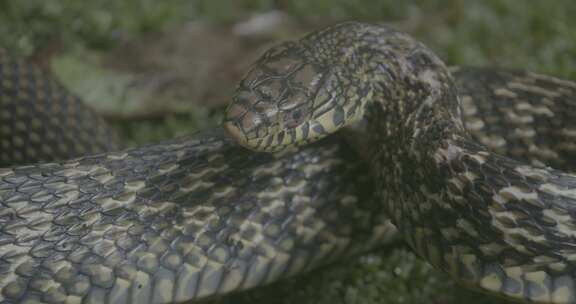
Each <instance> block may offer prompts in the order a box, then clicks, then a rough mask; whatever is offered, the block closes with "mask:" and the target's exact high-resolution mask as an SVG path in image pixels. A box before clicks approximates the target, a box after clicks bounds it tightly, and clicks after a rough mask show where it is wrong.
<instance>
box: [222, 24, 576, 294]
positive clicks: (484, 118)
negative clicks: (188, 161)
mask: <svg viewBox="0 0 576 304" xmlns="http://www.w3.org/2000/svg"><path fill="white" fill-rule="evenodd" d="M303 71H306V72H305V73H304V72H303ZM294 75H296V76H298V78H300V79H303V81H302V83H299V84H298V86H294V85H293V83H294ZM299 75H305V77H299ZM455 75H456V79H457V80H458V82H459V84H457V83H455V81H454V79H453V78H452V74H451V72H450V71H449V69H448V68H447V67H446V66H445V65H444V63H443V62H442V61H441V60H440V59H439V58H438V57H437V56H436V55H435V54H434V53H433V52H432V51H430V50H429V49H428V48H427V47H426V46H424V45H423V44H421V43H419V42H417V41H415V40H414V39H412V38H411V37H410V36H408V35H406V34H404V33H400V32H398V31H395V30H392V29H390V28H387V27H385V26H377V25H370V24H362V23H353V22H350V23H343V24H339V25H336V26H333V27H330V28H327V29H325V30H321V31H318V32H314V33H311V34H309V35H308V36H306V37H304V38H302V39H301V40H299V41H296V42H288V43H284V44H282V45H281V46H279V47H277V48H273V49H272V50H271V51H269V52H267V53H266V54H264V55H263V56H262V57H261V58H260V59H259V60H258V61H257V62H256V64H255V65H254V66H253V68H252V69H251V70H250V72H249V73H248V75H247V76H246V78H245V80H244V81H243V82H242V84H241V85H240V86H239V88H238V91H237V94H236V95H235V97H234V101H233V104H232V105H231V106H230V108H229V110H228V113H227V116H226V120H225V127H226V130H228V133H229V134H230V135H231V136H233V137H235V138H237V141H238V142H239V143H241V144H242V145H244V146H246V147H248V148H250V149H254V150H258V151H279V150H282V149H283V148H284V147H286V146H290V145H302V144H304V143H307V142H310V141H314V140H316V139H319V138H322V137H325V136H327V135H328V134H330V133H332V132H335V131H336V130H338V129H340V128H342V127H345V126H350V127H356V128H357V129H356V130H359V131H357V132H356V134H361V135H362V136H363V137H364V139H362V140H360V141H358V142H359V143H360V144H361V146H360V147H358V150H360V151H362V152H363V153H361V154H362V155H364V157H365V158H367V159H368V160H369V161H370V163H371V168H372V170H371V171H372V173H373V176H374V177H375V180H376V191H377V192H378V197H379V200H380V201H381V202H382V204H383V205H385V206H386V211H387V213H388V214H389V215H390V216H391V219H392V222H393V223H394V224H395V225H396V227H397V228H398V229H399V231H400V233H401V235H402V237H403V238H404V240H406V241H407V242H408V244H409V245H410V246H411V247H412V248H413V249H414V250H415V251H416V252H417V253H418V254H419V255H420V256H422V257H424V258H425V259H427V260H428V261H429V262H430V263H431V264H432V265H434V266H435V267H436V268H438V269H441V270H443V271H445V272H447V273H449V274H450V275H451V276H453V277H454V278H455V279H456V280H458V281H459V282H461V283H463V284H465V285H469V286H472V287H475V288H478V289H481V290H484V291H486V292H490V293H493V294H496V295H501V296H506V297H509V298H512V299H516V300H525V301H529V302H538V303H576V282H575V279H576V273H575V272H576V262H574V261H575V259H574V258H575V257H576V239H575V237H576V176H574V175H571V174H569V173H567V172H568V171H569V170H573V169H574V166H573V163H574V158H573V156H574V152H575V146H574V144H573V141H574V136H575V135H576V132H575V131H576V129H575V128H574V127H575V122H574V120H573V119H572V118H573V117H574V116H573V115H574V109H575V107H574V103H575V102H576V100H575V99H576V84H575V83H574V82H571V81H567V80H562V79H557V78H554V77H549V76H544V75H539V74H534V73H523V72H510V71H490V70H486V69H455ZM270 92H272V93H270ZM274 92H278V93H274ZM301 92H304V94H301ZM302 95H304V96H302ZM300 109H301V110H300ZM296 112H297V113H298V115H297V119H294V116H293V114H294V113H296ZM358 124H359V125H358ZM358 128H359V129H358ZM544 164H547V165H553V166H555V167H556V169H552V168H550V167H546V166H545V165H544ZM557 169H562V170H565V171H559V170H557ZM566 170H568V171H566Z"/></svg>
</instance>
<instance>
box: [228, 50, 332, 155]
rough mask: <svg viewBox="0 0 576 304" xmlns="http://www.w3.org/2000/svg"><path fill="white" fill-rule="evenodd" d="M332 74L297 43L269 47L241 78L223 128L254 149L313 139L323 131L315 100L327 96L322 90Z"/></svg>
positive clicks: (242, 143)
mask: <svg viewBox="0 0 576 304" xmlns="http://www.w3.org/2000/svg"><path fill="white" fill-rule="evenodd" d="M331 74H332V72H331V69H330V68H329V67H327V66H323V65H322V64H319V63H315V62H312V61H311V60H310V56H309V55H308V54H307V53H306V50H305V49H304V48H303V47H302V46H300V45H299V44H298V43H296V42H287V43H283V44H281V45H279V46H277V47H274V48H272V49H270V50H268V51H267V52H266V53H265V54H264V55H263V56H262V57H261V58H260V59H259V60H258V61H257V62H256V63H255V64H254V65H253V66H252V68H251V69H250V70H249V72H248V73H247V75H245V77H244V78H243V80H242V81H241V82H240V85H239V86H238V88H237V90H236V92H235V95H234V97H233V100H232V103H231V104H230V105H229V107H228V109H227V111H226V115H225V119H224V128H225V129H226V130H227V132H228V134H229V135H231V136H232V137H233V138H234V139H235V140H236V141H237V142H239V143H240V144H241V145H243V146H245V147H247V148H249V149H252V150H256V151H268V152H272V151H279V150H282V149H284V148H286V147H288V146H292V145H299V144H303V143H306V142H310V141H312V140H314V139H316V138H317V137H319V136H318V135H319V134H320V133H322V132H321V131H323V129H322V126H320V125H319V123H318V121H317V119H316V118H317V117H316V116H318V115H316V112H317V111H319V110H320V111H321V110H322V107H320V108H319V107H318V105H319V104H320V102H319V100H320V99H322V100H324V101H323V102H322V103H324V102H325V100H326V99H327V98H330V97H331V96H326V94H325V93H322V92H325V91H326V90H324V89H323V88H324V87H325V86H326V83H327V79H329V78H330V75H331ZM321 95H322V96H321ZM322 136H323V135H322Z"/></svg>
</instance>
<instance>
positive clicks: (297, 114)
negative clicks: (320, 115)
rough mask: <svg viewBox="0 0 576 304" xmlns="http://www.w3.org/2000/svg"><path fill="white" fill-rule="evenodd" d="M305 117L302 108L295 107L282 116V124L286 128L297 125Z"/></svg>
mask: <svg viewBox="0 0 576 304" xmlns="http://www.w3.org/2000/svg"><path fill="white" fill-rule="evenodd" d="M304 118H305V115H304V109H303V108H301V107H300V108H297V109H294V110H293V111H290V113H287V115H286V116H284V126H285V127H287V128H295V127H297V126H299V125H300V124H301V123H302V121H303V119H304Z"/></svg>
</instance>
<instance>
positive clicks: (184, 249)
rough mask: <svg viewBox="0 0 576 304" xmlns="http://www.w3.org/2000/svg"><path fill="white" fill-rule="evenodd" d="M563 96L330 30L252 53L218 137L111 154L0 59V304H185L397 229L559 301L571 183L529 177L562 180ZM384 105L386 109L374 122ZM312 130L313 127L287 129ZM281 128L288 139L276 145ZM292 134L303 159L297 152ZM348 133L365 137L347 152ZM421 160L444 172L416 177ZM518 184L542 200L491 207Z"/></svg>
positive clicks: (110, 146)
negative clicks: (255, 57)
mask: <svg viewBox="0 0 576 304" xmlns="http://www.w3.org/2000/svg"><path fill="white" fill-rule="evenodd" d="M408 55H410V56H408ZM410 69H415V70H410ZM401 72H402V73H401ZM451 74H454V75H455V83H453V80H452V78H451V76H450V75H451ZM454 85H457V86H458V90H457V91H456V89H455V87H454ZM428 93H429V94H428ZM275 94H276V96H275ZM280 95H282V96H284V97H286V98H284V97H280ZM274 96H275V97H274ZM288 96H289V98H288ZM329 96H330V98H327V97H329ZM423 96H425V97H427V98H423V99H422V98H421V97H423ZM574 96H576V84H575V83H574V82H571V81H569V80H564V79H560V78H555V77H552V76H547V75H543V74H537V73H531V72H523V71H512V70H497V69H491V68H471V67H457V68H453V69H452V70H451V72H449V71H448V70H446V68H445V67H444V65H443V64H442V62H441V61H440V60H439V59H437V58H436V57H435V55H434V54H433V53H432V52H431V51H430V50H428V49H427V48H426V47H425V46H423V45H422V44H419V43H417V42H415V41H414V40H413V39H412V38H410V37H409V36H407V35H405V34H401V33H399V32H396V31H393V30H391V29H389V28H387V27H383V26H379V25H378V26H376V25H368V24H362V23H345V24H341V25H336V26H333V27H330V28H328V29H324V30H321V31H317V32H314V33H312V34H310V35H308V36H306V37H304V38H302V39H301V40H299V41H297V42H289V43H287V44H283V45H281V46H279V47H276V48H273V49H272V50H271V51H268V52H266V53H265V54H264V55H263V57H262V59H260V60H259V61H257V63H256V64H255V65H254V66H253V67H252V68H251V70H250V71H249V73H248V74H247V75H246V77H245V78H244V79H243V81H242V82H241V84H240V86H239V88H238V92H237V94H236V95H235V96H234V98H233V101H232V104H231V106H230V108H229V109H228V110H227V114H226V120H225V122H224V128H216V129H213V130H206V131H201V132H199V133H196V134H193V135H192V136H188V137H181V138H176V139H172V140H166V141H163V142H160V143H155V144H148V145H144V146H140V147H135V148H128V149H121V148H119V145H118V144H117V139H116V137H115V136H114V134H113V133H114V132H113V131H112V130H111V129H110V128H109V127H108V126H107V125H106V123H105V122H104V121H103V120H102V119H101V118H99V117H98V115H96V114H95V112H94V111H92V110H91V109H89V108H88V107H87V106H85V105H84V104H83V103H82V102H81V101H80V100H79V98H78V97H76V96H74V95H72V94H70V93H69V92H67V90H66V89H65V88H64V86H62V85H61V84H60V83H59V82H58V81H57V80H55V79H53V77H51V76H50V75H49V73H47V72H45V71H44V70H42V69H39V68H37V67H35V66H33V65H31V64H29V63H27V62H25V61H22V60H19V59H14V58H12V57H9V56H6V55H3V54H1V53H0V118H1V119H0V163H2V165H3V167H2V169H0V204H1V208H0V301H2V303H172V302H184V301H190V300H201V299H205V298H209V297H214V296H218V295H223V294H227V293H230V292H233V291H239V290H245V289H249V288H253V287H256V286H261V285H264V284H267V283H271V282H274V281H277V280H280V279H282V278H286V277H290V276H293V275H297V274H300V273H303V272H306V271H309V270H312V269H316V268H318V267H319V266H321V265H325V264H327V263H330V262H332V261H335V260H337V259H342V258H345V257H349V256H353V255H357V254H359V253H362V252H365V251H368V250H371V249H374V248H375V247H377V246H380V245H382V244H383V243H386V242H389V241H390V240H392V239H394V238H395V237H397V235H398V233H397V231H398V230H399V231H400V235H401V236H402V237H403V238H404V239H405V240H406V241H407V242H408V243H409V244H410V245H411V246H412V247H413V248H414V250H415V251H416V252H417V253H418V254H420V255H421V256H422V257H423V258H425V259H426V260H428V261H430V262H431V263H432V264H433V265H434V266H436V267H437V268H439V269H440V270H443V271H445V272H448V273H450V274H452V276H453V277H454V278H455V279H456V280H457V281H459V282H461V283H464V284H466V285H470V286H472V287H476V288H480V289H484V290H485V291H488V292H491V293H493V294H499V295H504V296H507V297H512V298H517V299H521V300H528V301H540V302H549V303H569V302H573V299H574V288H573V286H572V276H571V275H570V265H571V264H570V259H569V251H566V247H568V246H569V242H567V241H566V242H563V241H561V240H563V239H562V237H563V235H564V234H566V233H570V232H571V229H570V216H571V215H570V213H562V211H563V210H564V209H562V208H560V207H559V205H558V203H557V201H558V200H560V197H561V198H563V199H564V200H563V201H562V202H563V203H564V204H563V205H561V206H563V207H566V206H568V204H569V199H570V194H571V192H570V191H571V188H570V185H569V184H566V183H565V182H566V181H567V180H568V181H569V180H570V178H571V177H570V175H567V174H565V173H561V172H559V171H555V170H553V169H549V168H547V167H544V164H548V165H550V166H554V167H558V168H560V167H562V168H565V169H566V170H570V169H571V168H573V167H572V159H574V158H573V156H574V151H576V148H575V147H574V145H573V144H571V141H573V138H574V137H575V136H576V126H574V125H571V121H570V118H572V117H574V114H572V113H571V110H572V107H571V103H572V102H573V100H574ZM273 97H274V98H273ZM343 97H345V98H343ZM324 99H326V100H327V99H331V100H332V101H336V104H330V103H328V102H324ZM261 100H266V101H265V102H262V101H261ZM320 100H322V103H314V105H315V106H312V104H309V103H308V102H310V101H320ZM374 100H376V101H378V102H377V103H370V102H368V101H374ZM384 100H385V101H386V105H387V106H389V107H387V108H383V107H380V106H382V105H384V103H380V102H383V101H384ZM400 100H403V101H404V102H402V103H401V102H400ZM422 100H424V101H426V102H424V103H422V104H423V105H424V108H425V109H424V108H421V107H419V105H420V104H419V102H420V101H422ZM254 101H255V102H254ZM277 101H282V102H281V103H282V106H281V107H280V106H279V107H276V105H275V103H276V102H277ZM286 101H287V103H286ZM440 101H442V102H440ZM251 102H254V103H251ZM365 102H366V104H364V103H365ZM350 105H352V107H351V108H349V106H350ZM280 108H282V110H283V111H287V112H279V111H277V110H278V109H280ZM415 109H416V110H417V111H416V112H414V111H413V110H415ZM343 111H344V112H343ZM350 111H352V112H350ZM460 111H461V113H460ZM280 113H282V114H280ZM284 113H290V114H289V115H288V116H287V114H284ZM343 113H344V116H345V117H346V118H347V119H346V122H344V120H341V118H343V116H342V114H343ZM413 113H417V114H418V115H417V116H418V117H414V116H413V115H414V114H413ZM364 114H365V115H366V116H367V118H368V119H367V120H364V118H362V117H363V115H364ZM459 115H462V116H463V118H460V117H459ZM312 117H316V118H322V119H319V120H316V121H315V122H314V123H311V122H309V121H304V119H305V118H312ZM380 117H385V118H386V119H385V120H384V119H380ZM411 117H412V118H411ZM328 118H330V119H328ZM349 118H352V120H353V119H359V120H360V121H358V122H353V123H352V124H353V125H354V126H353V127H352V128H349V129H350V130H348V131H349V132H350V133H349V134H347V135H335V136H326V138H322V139H319V138H320V137H324V136H325V135H327V134H328V133H329V132H332V130H330V129H329V126H334V127H335V126H337V125H339V126H343V125H344V124H349V122H348V119H349ZM352 120H350V121H352ZM366 121H367V122H366ZM405 122H409V123H405ZM464 124H465V126H466V128H467V131H465V130H464ZM532 124H533V125H534V126H533V125H532ZM284 125H288V126H292V127H291V129H290V131H285V133H283V134H284V135H280V134H281V133H273V132H282V131H281V129H280V128H279V127H280V126H284ZM269 126H271V127H272V128H269ZM302 126H307V127H309V129H305V128H303V127H302ZM400 126H404V127H403V128H400ZM440 127H442V128H440ZM395 128H398V129H395ZM453 128H454V129H453ZM296 130H299V131H296ZM304 130H307V131H304ZM374 130H378V132H376V131H374ZM415 130H420V131H419V132H416V133H410V132H409V131H415ZM392 131H393V132H392ZM306 132H307V133H306ZM397 132H399V133H400V134H401V135H402V136H399V135H398V134H397ZM304 133H306V134H308V135H307V136H304V137H302V138H303V141H306V142H310V143H307V144H306V145H304V146H299V142H296V141H295V139H296V138H297V136H296V135H305V134H304ZM363 134H370V135H371V136H375V137H378V138H369V139H368V140H367V141H364V139H361V140H358V141H354V142H355V145H356V144H357V145H359V146H358V147H356V146H355V145H354V147H352V145H350V144H349V142H350V140H354V139H358V138H359V137H360V136H359V135H363ZM409 134H410V135H418V136H415V137H413V139H411V141H413V142H412V143H411V144H410V145H409V146H410V149H409V150H408V149H406V147H405V146H404V144H405V143H403V142H401V141H402V140H406V137H405V136H408V135H409ZM243 135H246V136H245V137H242V136H243ZM262 135H265V136H268V138H272V140H261V139H262ZM239 136H240V137H239ZM371 136H370V137H371ZM380 136H382V138H380ZM434 136H436V137H434ZM438 136H446V138H444V137H438ZM452 136H456V138H457V139H458V140H457V141H456V140H453V138H452ZM313 137H315V138H313ZM410 138H412V137H410ZM316 139H319V140H318V141H317V142H313V143H312V142H311V141H312V140H316ZM416 139H418V141H414V140H416ZM273 142H275V143H274V144H278V143H279V144H280V145H279V146H278V147H277V148H272V143H273ZM288 142H292V143H291V144H290V145H289V144H288ZM239 143H240V144H239ZM252 143H256V146H257V147H254V145H251V144H252ZM374 143H378V144H374ZM422 143H423V144H424V146H420V144H422ZM439 143H441V144H439ZM401 144H402V145H401ZM363 145H367V146H366V147H367V148H361V147H362V146H363ZM246 146H248V147H249V148H250V150H249V149H246V148H245V147H246ZM435 148H437V149H438V151H440V152H438V153H440V156H445V157H448V159H449V163H446V159H444V158H434V157H432V158H431V159H432V160H433V161H431V162H427V160H429V159H428V157H430V155H436V154H435V153H436V151H433V149H435ZM487 148H489V149H490V150H489V151H491V152H485V151H488V150H486V149H487ZM441 149H443V150H441ZM251 150H266V151H265V152H254V151H251ZM273 150H274V151H276V152H274V153H269V152H270V151H273ZM280 150H281V151H280ZM446 151H448V152H446ZM401 152H402V153H401ZM399 153H401V154H399ZM428 153H431V154H428ZM442 153H444V154H442ZM467 153H468V154H467ZM464 155H468V157H464ZM499 155H502V156H499ZM415 156H418V157H417V158H416V160H417V161H415V159H410V161H408V160H407V159H408V158H410V157H415ZM508 157H509V158H508ZM365 158H369V159H371V158H373V159H374V161H373V162H372V166H369V165H367V163H366V162H365V161H364V160H363V159H365ZM511 159H515V160H516V161H512V160H511ZM474 160H476V161H477V160H482V161H483V162H482V163H481V164H477V165H476V166H472V164H473V163H471V161H474ZM388 161H389V162H388ZM494 162H497V164H498V166H497V167H496V166H494V165H493V163H494ZM407 163H408V164H410V163H412V164H413V165H412V166H406V165H405V164H407ZM443 165H446V166H443ZM514 168H519V169H518V170H520V171H518V170H516V171H513V169H514ZM374 169H375V170H374ZM463 169H465V170H463ZM504 169H506V170H504ZM424 170H425V171H424ZM459 170H460V171H459ZM462 170H463V171H465V172H461V171H462ZM467 170H468V171H467ZM371 171H375V172H374V173H375V176H374V175H373V174H372V173H367V172H371ZM503 172H505V173H509V172H516V173H515V174H516V175H514V178H511V177H510V176H508V175H506V176H505V177H510V179H504V178H503V177H502V174H503ZM441 173H442V174H446V175H442V174H441ZM448 173H450V174H452V175H450V174H448ZM457 174H460V175H457ZM438 175H440V176H438ZM407 176H409V177H410V178H408V179H407ZM462 177H463V178H462ZM480 177H484V179H483V180H481V181H480V180H478V179H480ZM468 178H472V179H474V180H473V181H474V183H473V184H471V183H470V182H472V180H467V179H468ZM519 178H522V179H521V180H522V181H524V182H523V183H522V184H521V185H518V186H517V187H520V186H523V187H532V188H530V189H532V190H533V191H538V192H537V193H538V196H537V198H539V199H536V200H530V196H528V195H527V194H526V196H525V197H521V198H520V199H519V200H514V197H513V196H511V195H506V193H508V194H510V193H511V194H518V193H519V192H515V191H510V189H508V190H503V191H501V189H504V188H502V187H501V186H502V183H507V182H516V183H517V182H519ZM448 181H449V182H448ZM443 182H445V183H446V184H448V185H451V186H447V185H446V184H445V183H443ZM398 183H400V184H398ZM415 183H419V185H418V186H417V187H416V186H415ZM430 183H435V184H434V186H435V187H433V188H431V187H430ZM536 187H539V188H538V189H536ZM464 188H466V189H478V191H495V192H494V193H499V195H500V196H499V197H501V198H502V199H505V200H506V201H505V202H501V201H497V202H501V203H502V205H496V204H495V203H494V202H492V203H490V197H489V196H487V195H485V192H478V193H476V196H475V197H473V199H472V200H470V203H468V202H467V203H466V204H465V203H464V202H463V200H464V198H463V197H464V196H465V195H468V194H465V193H463V191H462V189H464ZM406 191H410V195H408V193H406ZM506 191H508V192H506ZM522 193H524V192H522ZM412 196H414V197H412ZM413 201H418V202H419V204H421V206H418V205H416V206H413V205H410V204H413ZM471 202H473V203H474V204H477V205H478V206H477V208H467V207H466V205H467V204H472V203H471ZM538 203H541V204H544V205H545V208H544V207H540V209H534V208H536V207H538V206H539V205H537V204H538ZM436 204H439V205H438V206H436ZM506 204H510V205H512V206H515V207H517V208H516V209H514V208H511V210H508V209H506V208H507V206H508V205H506ZM524 205H525V206H524ZM535 205H536V206H535ZM409 206H410V207H409ZM432 208H437V209H432ZM471 212H472V213H473V214H472V215H470V213H471ZM490 212H499V213H498V214H496V215H493V216H492V215H491V214H490ZM527 212H529V215H530V217H526V213H527ZM488 215H490V216H492V218H493V219H494V220H493V221H490V217H487V216H488ZM441 216H442V217H441ZM444 216H446V217H444ZM439 218H441V219H442V220H441V221H439V220H438V219H439ZM390 219H391V220H392V222H393V223H394V224H395V225H394V224H393V223H392V222H391V220H390ZM516 220H517V221H518V224H517V225H516V226H514V227H511V223H514V221H516ZM551 220H556V222H554V224H555V225H552V224H550V225H543V224H540V225H537V224H539V223H540V221H542V222H543V223H548V222H550V221H551ZM538 228H540V229H546V230H545V232H546V233H545V234H537V232H538V231H539V230H538ZM473 232H475V234H474V233H473ZM552 240H553V241H552ZM517 241H518V242H520V243H518V242H517ZM536 241H539V242H538V243H536ZM522 246H523V247H522ZM500 248H503V249H500ZM518 248H522V249H523V250H520V249H518ZM526 252H530V253H532V252H535V253H536V254H535V255H533V256H530V258H529V257H528V254H527V253H526ZM531 257H533V259H532V258H531ZM552 258H557V259H560V262H558V261H556V260H552ZM501 259H503V260H501ZM501 261H502V262H501ZM561 266H565V268H562V267H561ZM514 283H516V285H514ZM513 287H516V289H514V288H513Z"/></svg>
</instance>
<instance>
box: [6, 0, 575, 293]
mask: <svg viewBox="0 0 576 304" xmlns="http://www.w3.org/2000/svg"><path fill="white" fill-rule="evenodd" d="M574 16H576V2H575V1H572V0H556V1H547V0H533V1H513V0H479V1H464V0H409V1H393V0H389V1H385V0H356V1H354V0H316V1H309V0H292V1H289V0H233V1H230V0H196V1H189V0H172V1H158V0H90V1H78V0H43V1H39V0H17V1H16V0H15V1H10V0H3V1H2V0H0V50H1V51H4V52H8V53H11V54H15V55H18V56H21V57H27V58H29V60H31V61H33V62H35V63H36V64H38V65H41V66H43V67H45V68H46V69H50V70H52V72H53V73H54V74H55V75H56V77H58V78H59V79H60V80H61V81H62V82H64V84H65V85H66V86H67V87H68V88H69V89H70V90H72V91H73V92H75V93H76V94H77V95H79V96H81V97H82V98H83V99H84V100H85V101H86V102H87V103H89V104H90V105H91V106H92V107H94V108H96V109H97V110H98V111H99V112H101V113H102V115H104V116H105V117H106V118H107V119H108V120H110V121H111V122H112V123H113V124H114V125H115V126H116V127H117V128H118V130H119V131H120V132H121V134H122V135H123V137H124V139H125V141H126V142H127V143H128V144H129V145H135V144H140V143H144V142H150V141H155V140H158V139H161V138H166V137H173V136H177V135H182V134H190V133H192V132H194V131H195V130H197V129H200V128H206V127H209V126H213V125H216V124H217V123H218V121H219V119H220V115H221V109H222V107H223V106H224V105H225V104H226V103H227V101H228V98H229V96H231V93H232V91H233V89H234V87H235V84H236V82H237V81H238V80H239V79H240V78H241V77H242V74H243V72H244V71H245V70H246V68H247V66H248V65H249V64H250V63H251V62H252V61H253V60H254V59H255V58H257V57H258V56H259V54H260V53H261V52H262V51H263V50H264V49H266V48H267V47H269V46H270V45H272V44H274V43H275V42H278V41H280V40H286V39H292V38H296V37H298V36H300V35H302V34H303V33H305V32H307V31H310V30H313V29H317V28H320V27H323V26H326V25H330V24H333V23H336V22H339V21H344V20H362V21H370V22H382V23H387V24H390V25H392V26H394V27H396V28H398V29H400V30H403V31H406V32H409V33H411V34H412V35H414V36H415V37H417V38H418V39H420V40H422V41H423V42H425V43H426V44H428V45H429V46H430V47H431V48H432V49H434V50H435V51H436V52H437V53H438V54H439V55H440V56H441V57H442V58H443V59H444V60H445V61H446V62H447V63H449V64H451V65H480V66H498V67H506V68H517V69H528V70H533V71H538V72H543V73H549V74H553V75H557V76H561V77H566V78H571V79H576V18H575V17H574ZM462 301H467V302H468V303H470V304H474V303H497V302H498V301H499V300H496V299H494V298H488V297H485V296H482V295H479V294H476V293H472V292H468V291H465V290H463V289H461V288H459V287H457V286H455V285H454V284H453V283H452V282H451V281H450V280H449V279H448V278H447V277H445V276H443V275H441V274H438V273H437V272H435V271H433V270H432V269H430V267H428V266H427V265H426V264H424V263H423V262H420V261H419V260H418V259H417V258H415V257H414V256H413V255H412V254H411V253H410V251H409V250H406V249H405V248H404V247H403V246H402V245H390V246H387V247H385V248H383V249H381V250H380V251H378V252H374V253H371V254H367V255H363V256H360V257H358V258H356V259H353V260H351V261H346V262H345V263H339V264H336V265H333V266H329V267H326V268H325V269H320V270H317V271H314V272H313V273H311V274H309V275H305V276H300V277H297V278H294V279H291V280H287V281H282V282H279V283H277V284H273V285H271V286H268V287H265V288H263V289H259V290H256V291H251V292H247V293H240V294H237V295H233V296H231V297H225V298H223V299H216V300H214V301H213V302H214V303H330V304H337V303H362V304H364V303H366V304H368V303H438V304H441V303H446V304H449V303H461V302H462ZM498 303H499V302H498Z"/></svg>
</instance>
